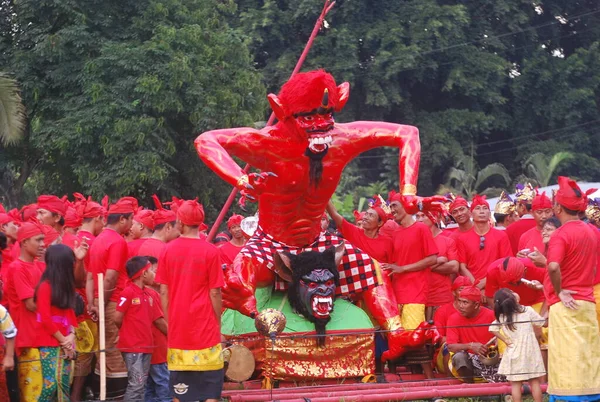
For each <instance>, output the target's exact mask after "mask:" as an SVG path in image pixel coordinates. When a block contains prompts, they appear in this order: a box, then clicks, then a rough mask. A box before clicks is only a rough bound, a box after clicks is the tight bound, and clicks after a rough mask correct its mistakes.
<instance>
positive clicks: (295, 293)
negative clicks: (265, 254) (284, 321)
mask: <svg viewBox="0 0 600 402" xmlns="http://www.w3.org/2000/svg"><path fill="white" fill-rule="evenodd" d="M344 250H345V248H344V244H340V245H339V246H337V247H331V248H329V249H328V250H325V251H324V252H322V253H320V252H318V251H305V252H303V253H300V254H298V255H293V254H290V253H280V254H279V255H278V258H276V260H278V261H277V263H279V264H283V265H284V266H285V268H287V269H289V270H290V271H291V273H289V275H285V274H284V276H282V277H283V278H284V279H286V280H290V279H291V283H290V285H289V288H288V299H289V301H290V305H291V306H292V307H293V308H294V310H296V312H297V313H299V314H300V315H302V316H303V317H304V318H306V319H307V320H309V321H310V322H312V323H314V324H315V330H316V332H317V335H319V336H318V337H317V345H318V346H325V326H326V325H327V323H328V322H329V320H330V319H331V312H332V311H333V302H334V300H335V294H336V289H337V286H338V285H339V279H340V276H339V272H338V268H337V267H338V264H339V262H340V261H341V259H342V256H343V255H344ZM281 271H282V270H281V269H279V270H278V273H280V274H281Z"/></svg>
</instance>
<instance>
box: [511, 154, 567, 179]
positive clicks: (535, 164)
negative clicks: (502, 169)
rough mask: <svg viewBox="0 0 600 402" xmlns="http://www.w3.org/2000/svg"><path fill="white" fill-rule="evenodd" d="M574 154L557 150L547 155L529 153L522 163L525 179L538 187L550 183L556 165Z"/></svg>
mask: <svg viewBox="0 0 600 402" xmlns="http://www.w3.org/2000/svg"><path fill="white" fill-rule="evenodd" d="M573 157H574V155H573V154H572V153H571V152H557V153H555V154H554V155H552V156H550V157H548V156H546V155H544V154H542V153H539V152H538V153H535V154H533V155H531V156H530V157H529V158H527V160H526V161H525V163H524V164H523V166H524V170H525V176H526V180H529V181H531V182H533V184H536V185H537V186H539V187H546V186H548V185H550V180H551V179H552V178H553V176H554V174H555V171H556V169H557V168H558V165H560V164H561V163H562V162H565V161H567V160H569V159H572V158H573Z"/></svg>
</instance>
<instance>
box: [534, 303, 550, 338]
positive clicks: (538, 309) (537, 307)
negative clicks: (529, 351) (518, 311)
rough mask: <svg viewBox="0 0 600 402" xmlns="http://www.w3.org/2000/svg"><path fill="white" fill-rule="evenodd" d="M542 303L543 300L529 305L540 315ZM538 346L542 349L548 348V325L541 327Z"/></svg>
mask: <svg viewBox="0 0 600 402" xmlns="http://www.w3.org/2000/svg"><path fill="white" fill-rule="evenodd" d="M543 305H544V302H541V303H536V304H534V305H533V306H531V308H532V309H533V310H535V312H536V313H538V314H540V315H541V311H542V306H543ZM540 348H541V349H542V350H545V349H548V327H542V339H541V342H540Z"/></svg>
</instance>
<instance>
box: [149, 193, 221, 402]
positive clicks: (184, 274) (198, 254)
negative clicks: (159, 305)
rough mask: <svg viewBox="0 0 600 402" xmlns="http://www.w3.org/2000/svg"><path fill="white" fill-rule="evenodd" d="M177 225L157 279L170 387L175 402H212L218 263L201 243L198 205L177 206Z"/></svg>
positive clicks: (217, 382)
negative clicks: (165, 329) (166, 330)
mask: <svg viewBox="0 0 600 402" xmlns="http://www.w3.org/2000/svg"><path fill="white" fill-rule="evenodd" d="M177 220H178V221H179V223H180V224H181V236H180V237H179V238H178V239H175V240H173V241H172V242H170V243H168V244H167V246H166V247H165V250H164V252H163V254H162V255H161V257H160V259H159V262H158V273H157V277H156V281H157V282H158V283H160V284H161V285H160V290H161V298H162V302H163V311H164V312H165V313H166V317H167V321H168V322H169V333H168V347H169V349H168V366H169V370H170V372H171V374H170V377H171V378H170V383H169V384H170V388H171V390H172V392H173V394H174V395H175V397H176V398H177V400H178V401H181V402H185V401H197V400H206V401H210V402H217V401H218V400H219V399H220V398H221V391H222V388H223V357H222V354H221V351H222V350H221V302H222V300H221V287H223V285H224V281H223V270H222V269H221V258H220V254H219V250H218V249H217V248H216V247H215V246H214V245H212V244H210V243H208V242H206V241H204V240H201V239H200V235H199V230H198V228H199V226H200V225H201V224H202V223H203V221H204V209H203V208H202V205H200V204H198V201H196V200H190V201H183V202H181V203H180V205H179V206H178V208H177ZM190 317H194V319H193V320H190Z"/></svg>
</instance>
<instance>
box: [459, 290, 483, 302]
mask: <svg viewBox="0 0 600 402" xmlns="http://www.w3.org/2000/svg"><path fill="white" fill-rule="evenodd" d="M459 297H460V298H461V299H467V300H471V301H474V302H481V290H479V288H477V287H476V286H466V287H464V288H463V290H461V291H460V294H459Z"/></svg>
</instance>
